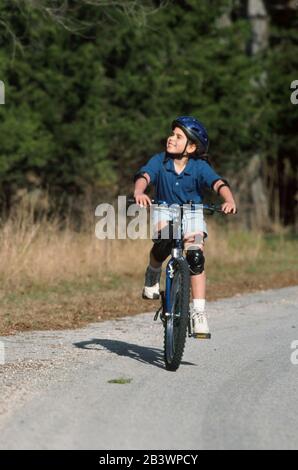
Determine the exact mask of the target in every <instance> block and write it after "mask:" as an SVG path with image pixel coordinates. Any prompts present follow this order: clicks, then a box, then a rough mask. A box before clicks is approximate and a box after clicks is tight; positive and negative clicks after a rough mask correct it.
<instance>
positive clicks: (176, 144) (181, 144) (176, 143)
mask: <svg viewBox="0 0 298 470" xmlns="http://www.w3.org/2000/svg"><path fill="white" fill-rule="evenodd" d="M186 142H187V137H186V135H185V134H184V132H183V130H182V129H180V127H175V129H174V130H173V132H172V134H171V135H170V136H169V137H168V140H167V152H169V153H174V154H175V153H177V154H181V153H182V152H183V151H184V149H185V146H186ZM195 150H196V146H195V144H193V143H190V144H188V145H187V147H186V149H185V153H192V152H194V151H195Z"/></svg>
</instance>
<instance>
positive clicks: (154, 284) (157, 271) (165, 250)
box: [142, 221, 171, 299]
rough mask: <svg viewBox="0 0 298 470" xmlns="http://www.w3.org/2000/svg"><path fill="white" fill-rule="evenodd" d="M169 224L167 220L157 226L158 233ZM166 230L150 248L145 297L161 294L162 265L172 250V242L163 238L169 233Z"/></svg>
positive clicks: (155, 296) (156, 296)
mask: <svg viewBox="0 0 298 470" xmlns="http://www.w3.org/2000/svg"><path fill="white" fill-rule="evenodd" d="M167 226H168V222H167V221H163V222H161V223H160V224H159V225H158V226H157V227H156V232H155V233H156V234H157V233H158V231H161V232H162V231H163V229H165V231H166V232H168V229H167V228H166V227H167ZM166 232H162V233H161V234H160V237H159V238H158V236H157V238H156V239H153V241H154V245H153V247H152V248H151V250H150V258H149V265H148V267H147V269H146V272H145V286H144V288H143V294H142V296H143V298H145V299H158V298H159V295H160V291H159V282H160V276H161V267H162V263H163V261H164V260H165V259H166V258H167V257H168V256H169V254H170V251H171V244H170V243H169V239H168V238H163V237H164V236H166V235H167V233H166Z"/></svg>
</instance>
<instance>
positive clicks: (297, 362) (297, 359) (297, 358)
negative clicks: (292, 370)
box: [291, 339, 298, 366]
mask: <svg viewBox="0 0 298 470" xmlns="http://www.w3.org/2000/svg"><path fill="white" fill-rule="evenodd" d="M291 349H294V351H293V352H292V354H291V363H292V364H293V366H298V340H297V339H296V340H295V341H292V343H291Z"/></svg>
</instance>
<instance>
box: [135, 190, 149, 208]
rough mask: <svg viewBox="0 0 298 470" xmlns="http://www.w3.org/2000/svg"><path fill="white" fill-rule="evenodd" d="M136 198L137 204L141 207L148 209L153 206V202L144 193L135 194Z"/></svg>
mask: <svg viewBox="0 0 298 470" xmlns="http://www.w3.org/2000/svg"><path fill="white" fill-rule="evenodd" d="M134 198H135V200H136V203H137V204H139V206H141V207H147V206H151V204H152V202H151V199H150V197H149V196H147V194H144V193H139V194H136V193H135V194H134Z"/></svg>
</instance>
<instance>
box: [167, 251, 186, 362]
mask: <svg viewBox="0 0 298 470" xmlns="http://www.w3.org/2000/svg"><path fill="white" fill-rule="evenodd" d="M173 268H174V276H173V279H172V284H171V293H170V299H171V309H170V312H168V314H167V317H166V322H165V329H164V359H165V365H166V369H167V370H171V371H175V370H177V369H178V367H179V366H180V363H181V360H182V356H183V352H184V346H185V340H186V333H187V327H188V316H189V289H190V276H189V268H188V264H187V261H186V260H185V259H184V258H177V259H175V261H174V263H173Z"/></svg>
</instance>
